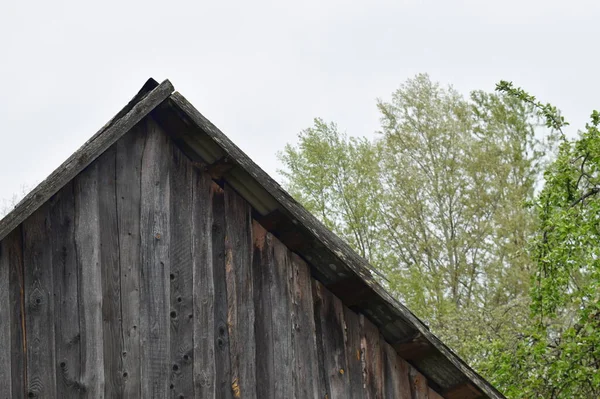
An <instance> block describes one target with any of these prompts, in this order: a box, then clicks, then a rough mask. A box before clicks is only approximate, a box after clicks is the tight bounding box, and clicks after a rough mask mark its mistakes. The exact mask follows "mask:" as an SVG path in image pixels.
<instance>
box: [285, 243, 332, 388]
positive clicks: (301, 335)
mask: <svg viewBox="0 0 600 399" xmlns="http://www.w3.org/2000/svg"><path fill="white" fill-rule="evenodd" d="M290 257H291V263H292V285H293V288H292V302H293V304H292V345H293V348H294V349H293V350H294V357H295V367H294V368H295V369H294V373H293V375H294V396H293V397H294V398H296V399H302V398H322V397H324V395H325V392H326V389H325V386H324V383H322V380H321V379H320V378H319V368H318V364H319V356H318V354H317V338H316V334H315V330H316V328H315V315H314V306H313V294H312V284H311V276H310V269H309V267H308V265H307V264H306V263H305V262H304V261H303V260H302V259H301V258H300V257H299V256H298V255H296V254H290Z"/></svg>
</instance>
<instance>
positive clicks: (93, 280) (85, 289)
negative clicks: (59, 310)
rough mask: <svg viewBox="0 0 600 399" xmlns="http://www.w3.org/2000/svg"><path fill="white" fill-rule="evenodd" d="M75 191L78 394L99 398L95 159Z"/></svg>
mask: <svg viewBox="0 0 600 399" xmlns="http://www.w3.org/2000/svg"><path fill="white" fill-rule="evenodd" d="M74 193H75V248H76V252H77V269H78V281H79V297H78V302H79V327H80V336H81V360H80V362H81V385H82V395H81V396H82V397H86V398H102V397H104V386H105V377H104V342H103V322H102V302H103V297H102V264H101V254H100V252H101V247H100V245H101V242H100V213H99V204H98V164H97V163H93V164H91V165H90V166H89V167H88V168H86V170H85V171H83V172H82V173H81V174H80V175H79V176H77V178H76V179H75V181H74Z"/></svg>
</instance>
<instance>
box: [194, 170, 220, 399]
mask: <svg viewBox="0 0 600 399" xmlns="http://www.w3.org/2000/svg"><path fill="white" fill-rule="evenodd" d="M194 171H195V173H194V186H193V190H192V191H193V211H192V212H193V213H192V220H193V223H192V228H193V239H192V246H193V252H192V253H193V255H192V258H193V281H194V301H193V307H194V318H195V321H194V390H195V395H196V397H200V398H207V399H210V398H215V394H216V392H215V347H214V345H215V309H214V277H213V264H212V261H213V253H212V238H211V234H212V198H211V185H212V180H211V179H210V177H209V176H208V175H207V174H205V173H202V172H200V171H198V170H194Z"/></svg>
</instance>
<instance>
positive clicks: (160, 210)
mask: <svg viewBox="0 0 600 399" xmlns="http://www.w3.org/2000/svg"><path fill="white" fill-rule="evenodd" d="M145 127H146V129H147V130H148V133H147V134H148V138H147V140H146V146H145V148H144V153H143V156H142V181H141V193H142V194H141V195H142V197H141V219H140V230H141V262H142V269H141V283H140V288H141V289H140V305H141V306H140V328H141V332H140V334H141V336H140V338H141V355H142V359H141V363H142V369H141V380H142V388H141V390H142V395H141V396H142V397H143V398H166V397H167V396H168V391H169V383H168V381H169V372H170V370H171V369H175V368H176V367H175V366H176V365H174V364H173V365H171V364H170V362H169V360H170V358H171V356H170V337H169V335H170V321H169V319H170V315H169V314H170V309H169V299H170V293H169V288H170V287H169V286H170V283H169V281H170V277H169V274H170V265H169V239H170V234H169V209H170V208H169V192H170V191H169V158H170V155H171V141H170V139H169V138H168V137H167V136H166V135H165V134H164V133H163V132H162V131H161V130H160V128H159V127H158V125H157V124H156V123H155V122H154V121H153V120H152V119H150V118H146V119H145ZM173 371H176V370H173Z"/></svg>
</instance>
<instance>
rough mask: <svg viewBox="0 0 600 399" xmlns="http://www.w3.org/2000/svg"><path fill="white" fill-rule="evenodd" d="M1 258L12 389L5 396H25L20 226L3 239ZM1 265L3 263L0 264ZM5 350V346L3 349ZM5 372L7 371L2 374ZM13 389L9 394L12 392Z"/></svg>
mask: <svg viewBox="0 0 600 399" xmlns="http://www.w3.org/2000/svg"><path fill="white" fill-rule="evenodd" d="M1 256H2V259H3V260H2V261H0V263H2V262H4V264H5V265H6V267H8V280H7V281H8V301H9V303H8V304H7V309H8V310H9V319H8V320H10V321H9V322H8V323H7V325H8V326H10V331H9V334H10V337H7V338H8V341H6V342H7V344H8V345H10V348H9V349H8V350H9V352H10V365H9V369H8V370H10V371H9V374H8V376H9V377H10V383H8V384H6V385H7V386H8V387H10V386H11V385H12V388H11V391H10V392H8V394H7V396H6V397H7V398H20V397H25V396H26V388H27V383H26V381H27V374H26V372H27V368H26V348H25V342H26V339H25V299H26V298H25V286H24V275H23V272H24V270H23V269H24V267H23V236H22V230H21V227H18V228H16V229H15V230H14V231H13V232H12V233H10V234H9V235H8V236H6V237H5V238H4V240H2V255H1ZM0 267H2V266H0ZM3 350H4V349H3ZM5 375H7V374H5ZM11 392H12V394H11Z"/></svg>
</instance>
